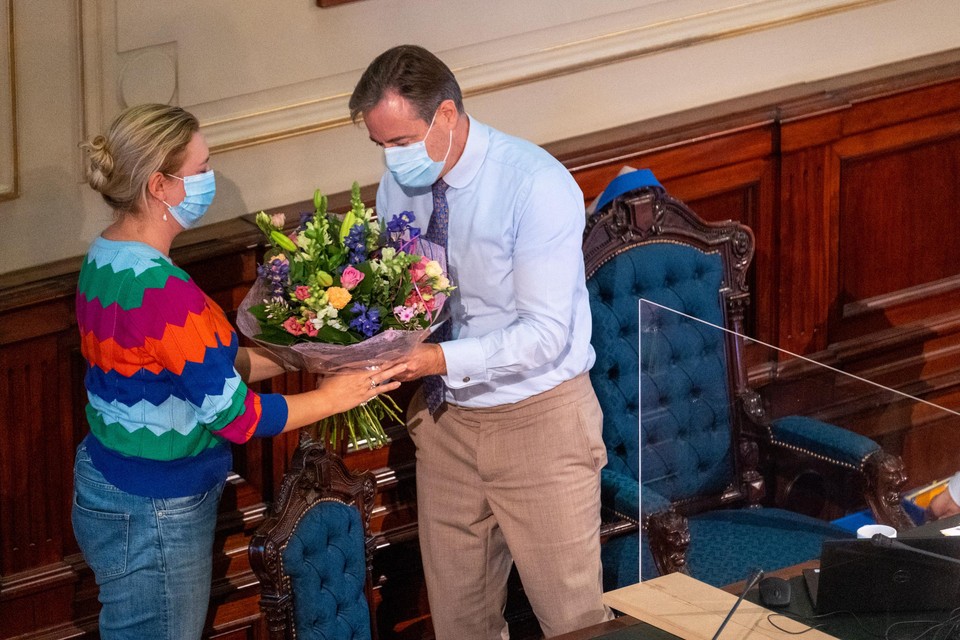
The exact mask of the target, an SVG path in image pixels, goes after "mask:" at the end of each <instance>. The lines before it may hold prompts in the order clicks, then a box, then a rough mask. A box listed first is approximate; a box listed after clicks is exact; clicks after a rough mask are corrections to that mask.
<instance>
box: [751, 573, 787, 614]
mask: <svg viewBox="0 0 960 640" xmlns="http://www.w3.org/2000/svg"><path fill="white" fill-rule="evenodd" d="M758 586H759V588H760V604H762V605H763V606H765V607H785V606H787V605H788V604H790V582H789V581H787V580H785V579H783V578H778V577H776V576H768V577H766V578H764V579H763V580H761V581H760V584H759V585H758Z"/></svg>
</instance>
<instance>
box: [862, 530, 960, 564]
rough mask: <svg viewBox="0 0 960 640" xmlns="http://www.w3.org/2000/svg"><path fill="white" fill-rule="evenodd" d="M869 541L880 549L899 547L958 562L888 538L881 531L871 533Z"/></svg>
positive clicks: (903, 549)
mask: <svg viewBox="0 0 960 640" xmlns="http://www.w3.org/2000/svg"><path fill="white" fill-rule="evenodd" d="M870 541H871V542H873V545H874V546H876V547H880V548H881V549H900V550H902V551H909V552H911V553H919V554H920V555H923V556H927V557H929V558H936V559H937V560H946V561H947V562H952V563H954V564H960V559H958V558H954V557H952V556H945V555H943V554H942V553H934V552H933V551H927V550H926V549H918V548H916V547H911V546H910V545H908V544H904V543H902V542H900V541H899V540H897V539H896V538H888V537H887V536H885V535H883V534H882V533H875V534H873V537H872V538H870Z"/></svg>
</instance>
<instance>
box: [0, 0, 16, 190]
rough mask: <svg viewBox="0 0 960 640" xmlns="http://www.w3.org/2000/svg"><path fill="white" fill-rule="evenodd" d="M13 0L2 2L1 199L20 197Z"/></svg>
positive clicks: (0, 92) (0, 59)
mask: <svg viewBox="0 0 960 640" xmlns="http://www.w3.org/2000/svg"><path fill="white" fill-rule="evenodd" d="M15 45H16V34H15V32H14V22H13V0H4V1H3V2H0V200H12V199H14V198H17V197H18V196H19V195H20V149H19V147H18V144H17V65H16V46H15Z"/></svg>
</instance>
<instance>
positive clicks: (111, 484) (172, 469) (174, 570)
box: [73, 105, 402, 640]
mask: <svg viewBox="0 0 960 640" xmlns="http://www.w3.org/2000/svg"><path fill="white" fill-rule="evenodd" d="M82 147H83V148H84V149H85V151H86V152H87V154H88V159H89V165H88V182H89V184H90V186H91V187H92V188H93V189H94V190H96V191H98V192H99V193H100V194H102V196H103V199H104V200H105V201H106V202H107V204H109V205H110V207H111V208H112V209H113V211H114V218H115V219H114V222H113V224H111V225H110V226H108V227H107V228H106V229H105V230H104V231H103V233H102V234H101V235H100V236H99V237H98V238H96V240H94V242H93V244H92V245H91V247H90V251H89V253H88V254H87V256H86V259H85V260H84V262H83V266H82V267H81V270H80V280H79V284H78V288H77V324H78V327H79V330H80V336H81V348H82V352H83V355H84V358H85V359H86V360H87V363H88V367H87V373H86V377H85V386H86V389H87V396H88V400H89V403H88V405H87V407H86V414H87V420H88V423H89V426H90V433H89V435H87V437H86V438H85V439H84V440H83V442H82V443H81V444H80V446H79V447H78V449H77V455H76V463H75V467H74V486H75V489H74V502H73V528H74V532H75V534H76V537H77V541H78V543H79V545H80V548H81V550H82V551H83V555H84V558H85V559H86V561H87V564H88V565H89V566H90V567H91V569H93V572H94V574H95V576H96V580H97V584H98V585H99V586H100V596H99V597H100V602H101V603H102V605H103V606H102V610H101V613H100V635H101V637H102V638H104V639H105V640H110V639H112V638H136V639H137V640H143V639H150V638H163V639H171V640H173V639H176V640H183V639H189V638H199V637H200V635H201V633H202V630H203V625H204V619H205V617H206V612H207V603H208V600H209V595H210V581H211V570H212V555H213V540H214V530H215V528H216V520H217V503H218V501H219V497H220V493H221V491H222V489H223V486H224V481H225V479H226V476H227V473H228V471H229V469H230V467H231V463H232V460H231V444H232V443H237V444H240V443H244V442H246V441H247V440H249V439H250V438H251V437H255V436H256V437H269V436H273V435H276V434H278V433H282V432H285V431H290V430H292V429H296V428H299V427H302V426H304V425H306V424H309V423H312V422H315V421H317V420H320V419H322V418H324V417H327V416H330V415H332V414H335V413H339V412H342V411H346V410H347V409H350V408H352V407H354V406H356V405H358V404H360V403H362V402H365V401H367V400H369V399H371V398H372V397H374V396H375V395H377V394H379V393H383V392H385V391H390V390H392V389H396V388H397V387H398V386H399V383H397V382H389V380H390V379H391V378H392V377H393V376H394V375H395V374H397V373H399V371H401V370H402V369H401V368H393V369H388V370H384V371H378V372H376V373H374V374H373V375H371V374H370V373H369V372H364V373H359V374H349V375H338V376H331V377H328V378H324V379H323V382H322V384H321V386H320V387H319V388H318V389H316V390H313V391H308V392H306V393H301V394H297V395H289V396H283V395H279V394H259V393H256V392H254V391H252V390H251V389H250V388H249V387H248V386H247V384H248V383H251V382H255V381H257V380H263V379H265V378H269V377H272V376H275V375H278V374H279V373H281V371H282V368H281V367H280V366H279V365H278V364H277V363H276V362H275V361H274V360H272V359H271V358H269V357H268V356H267V354H266V353H265V352H263V351H261V350H258V349H252V348H245V347H240V346H239V342H238V337H237V334H236V332H235V331H234V330H233V328H232V327H231V326H230V324H229V322H228V321H227V318H226V316H225V315H224V313H223V311H222V310H221V309H220V308H219V307H218V306H217V304H216V303H215V302H214V301H213V300H211V299H210V298H209V297H207V296H206V295H205V294H204V293H203V291H201V290H200V288H199V287H198V286H197V285H196V283H195V282H194V281H193V280H192V279H191V278H190V276H189V274H187V273H186V272H185V271H183V270H182V269H180V268H179V267H177V266H176V265H175V264H174V263H173V262H172V261H171V260H170V257H169V252H170V245H171V243H172V242H173V239H174V238H175V237H176V236H177V235H178V234H179V233H180V232H182V231H183V230H184V229H185V228H188V227H190V226H192V225H194V224H195V223H196V222H197V221H198V220H199V219H200V218H201V217H202V216H203V214H204V212H205V211H206V209H207V207H208V206H209V204H210V202H211V201H212V200H213V197H214V194H215V192H216V181H215V178H214V174H213V170H212V169H211V167H210V154H209V150H208V148H207V144H206V142H205V141H204V139H203V136H202V135H201V134H200V131H199V124H198V122H197V119H196V118H195V117H194V116H193V115H191V114H190V113H188V112H186V111H184V110H183V109H180V108H178V107H170V106H165V105H142V106H136V107H131V108H129V109H127V110H126V111H124V112H123V113H121V114H120V115H119V116H118V117H117V118H116V120H115V121H114V122H113V124H112V125H111V126H110V128H109V130H108V131H107V133H106V135H103V136H97V137H95V138H94V139H92V140H90V141H88V142H86V143H84V144H83V145H82Z"/></svg>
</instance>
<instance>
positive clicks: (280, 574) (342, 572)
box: [249, 434, 377, 640]
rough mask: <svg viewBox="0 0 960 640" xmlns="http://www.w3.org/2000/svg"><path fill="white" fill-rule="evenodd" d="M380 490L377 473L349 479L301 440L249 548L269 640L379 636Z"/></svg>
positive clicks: (332, 457)
mask: <svg viewBox="0 0 960 640" xmlns="http://www.w3.org/2000/svg"><path fill="white" fill-rule="evenodd" d="M375 490H376V480H375V478H374V476H373V474H372V473H370V472H365V473H360V474H357V473H352V472H351V471H349V470H348V469H347V468H346V466H345V465H344V464H343V461H342V460H341V459H340V458H339V457H338V456H337V455H336V454H334V453H332V452H330V451H328V450H326V449H325V448H324V446H323V445H322V444H321V443H319V442H314V441H311V440H309V439H308V438H307V437H306V435H305V434H303V435H302V436H301V441H300V444H299V446H298V448H297V451H296V453H295V454H294V456H293V460H292V462H291V467H290V470H289V471H288V472H287V473H286V474H285V475H284V478H283V483H282V485H281V487H280V492H279V494H278V496H277V500H276V501H275V503H274V505H273V507H272V508H271V511H270V515H269V516H268V517H267V519H266V520H265V521H264V522H263V523H262V524H261V525H260V526H259V527H258V528H257V531H256V533H255V534H254V536H253V538H252V539H251V542H250V548H249V555H250V564H251V566H252V568H253V571H254V573H255V574H256V575H257V578H258V579H259V580H260V586H261V595H260V607H261V610H262V611H263V613H264V616H265V618H266V620H267V626H268V629H269V632H270V637H271V639H272V640H281V639H289V638H298V639H306V638H309V639H320V638H324V639H327V640H333V639H336V640H363V639H368V638H374V639H375V638H376V636H377V634H376V626H375V624H372V610H371V604H372V602H373V600H372V595H373V594H372V582H371V577H370V575H371V574H370V572H371V559H372V552H373V539H372V537H371V536H369V535H368V534H367V531H368V528H369V524H370V513H371V508H372V505H373V499H374V494H375Z"/></svg>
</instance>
